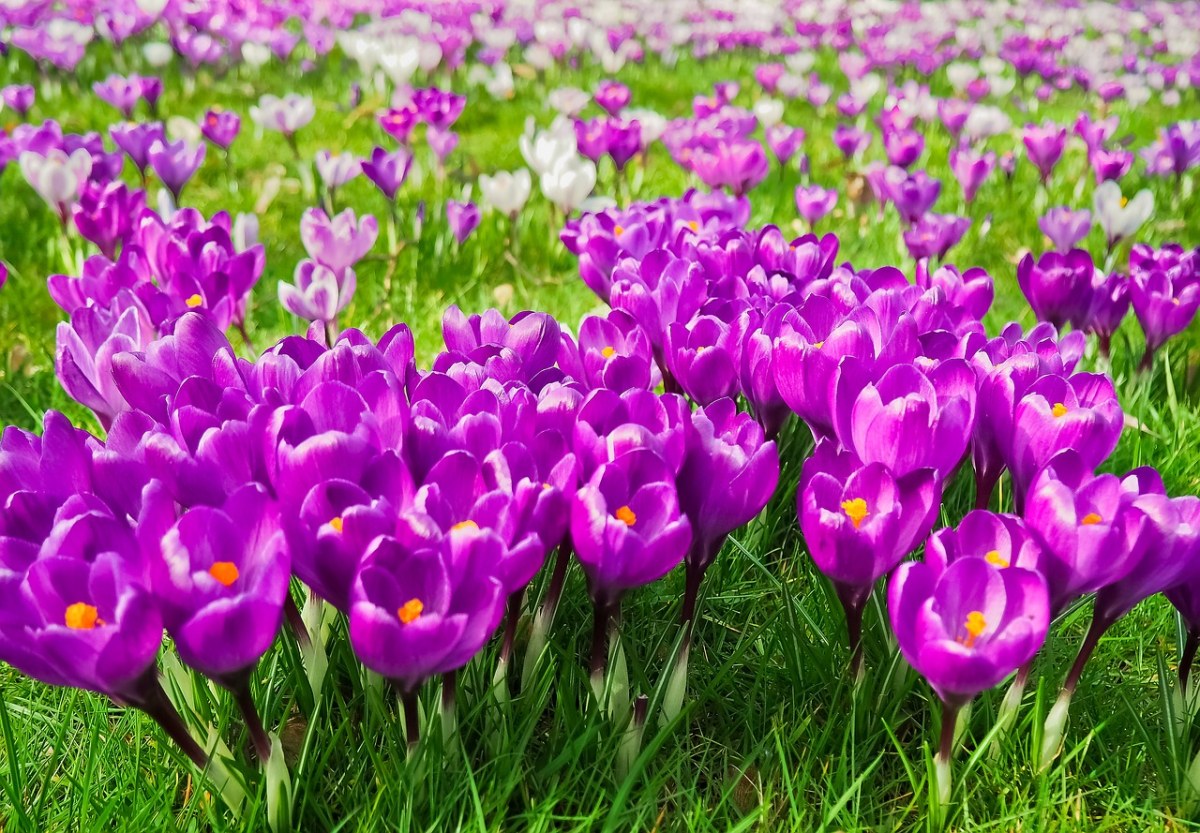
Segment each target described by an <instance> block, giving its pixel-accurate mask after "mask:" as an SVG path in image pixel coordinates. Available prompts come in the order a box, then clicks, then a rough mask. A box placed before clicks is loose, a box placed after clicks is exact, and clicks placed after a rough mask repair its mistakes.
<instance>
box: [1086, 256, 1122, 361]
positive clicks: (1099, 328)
mask: <svg viewBox="0 0 1200 833" xmlns="http://www.w3.org/2000/svg"><path fill="white" fill-rule="evenodd" d="M1129 286H1130V280H1129V277H1128V276H1127V275H1122V274H1121V273H1119V272H1113V273H1112V274H1111V275H1107V276H1106V275H1104V274H1103V273H1102V272H1099V271H1097V273H1096V280H1095V281H1094V282H1093V284H1092V306H1091V309H1089V310H1088V315H1087V322H1088V323H1087V330H1088V332H1089V333H1095V334H1096V337H1097V339H1098V341H1099V345H1100V352H1101V354H1102V355H1104V356H1107V355H1109V345H1110V344H1111V343H1112V337H1113V336H1114V335H1115V334H1116V332H1117V330H1118V329H1119V328H1120V326H1121V322H1122V321H1124V320H1125V316H1126V314H1128V312H1129V305H1130V299H1129V295H1130V293H1129Z"/></svg>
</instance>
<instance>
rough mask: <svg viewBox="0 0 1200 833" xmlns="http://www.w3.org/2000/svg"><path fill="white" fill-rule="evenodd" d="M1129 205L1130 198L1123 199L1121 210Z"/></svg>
mask: <svg viewBox="0 0 1200 833" xmlns="http://www.w3.org/2000/svg"><path fill="white" fill-rule="evenodd" d="M1127 205H1129V197H1121V208H1124V207H1125V206H1127Z"/></svg>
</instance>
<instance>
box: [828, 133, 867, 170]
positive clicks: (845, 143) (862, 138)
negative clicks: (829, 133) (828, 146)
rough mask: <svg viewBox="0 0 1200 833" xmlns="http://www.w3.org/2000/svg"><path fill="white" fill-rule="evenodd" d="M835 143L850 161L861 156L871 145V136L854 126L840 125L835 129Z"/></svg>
mask: <svg viewBox="0 0 1200 833" xmlns="http://www.w3.org/2000/svg"><path fill="white" fill-rule="evenodd" d="M833 143H834V144H835V145H837V149H838V150H840V151H841V152H842V156H844V157H846V160H847V161H849V160H851V159H854V158H856V157H858V156H861V155H862V153H863V151H865V150H866V149H867V146H868V145H870V144H871V134H870V133H868V132H867V131H865V130H863V129H861V128H859V127H855V126H854V125H852V124H839V125H838V126H837V127H835V128H834V129H833Z"/></svg>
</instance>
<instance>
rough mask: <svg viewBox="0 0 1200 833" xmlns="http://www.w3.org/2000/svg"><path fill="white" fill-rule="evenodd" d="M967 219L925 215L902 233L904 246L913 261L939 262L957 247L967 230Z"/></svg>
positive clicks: (968, 220)
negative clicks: (927, 259)
mask: <svg viewBox="0 0 1200 833" xmlns="http://www.w3.org/2000/svg"><path fill="white" fill-rule="evenodd" d="M970 227H971V220H970V218H969V217H959V216H957V215H955V214H926V215H924V216H923V217H921V218H920V219H918V220H917V221H916V222H915V223H913V225H912V227H911V228H908V229H905V231H904V235H903V237H904V245H905V246H907V247H908V253H909V254H910V255H912V257H913V258H914V259H915V260H924V259H926V258H932V259H933V260H941V259H942V258H944V257H945V256H946V253H947V252H949V251H950V249H952V248H954V247H955V246H956V245H958V242H959V241H960V240H962V238H963V235H964V234H966V233H967V229H969V228H970Z"/></svg>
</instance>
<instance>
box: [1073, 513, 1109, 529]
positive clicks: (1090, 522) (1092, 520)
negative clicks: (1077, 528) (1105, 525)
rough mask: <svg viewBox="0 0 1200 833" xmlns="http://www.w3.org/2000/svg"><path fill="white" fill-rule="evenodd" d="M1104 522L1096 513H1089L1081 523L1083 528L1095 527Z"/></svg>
mask: <svg viewBox="0 0 1200 833" xmlns="http://www.w3.org/2000/svg"><path fill="white" fill-rule="evenodd" d="M1102 520H1104V518H1102V517H1100V516H1099V515H1097V514H1096V513H1095V512H1088V513H1087V514H1086V515H1084V516H1083V519H1082V520H1081V521H1080V522H1079V523H1081V524H1082V525H1083V526H1095V525H1096V524H1098V523H1100V522H1101V521H1102Z"/></svg>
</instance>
